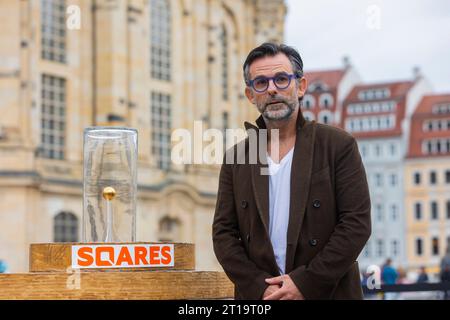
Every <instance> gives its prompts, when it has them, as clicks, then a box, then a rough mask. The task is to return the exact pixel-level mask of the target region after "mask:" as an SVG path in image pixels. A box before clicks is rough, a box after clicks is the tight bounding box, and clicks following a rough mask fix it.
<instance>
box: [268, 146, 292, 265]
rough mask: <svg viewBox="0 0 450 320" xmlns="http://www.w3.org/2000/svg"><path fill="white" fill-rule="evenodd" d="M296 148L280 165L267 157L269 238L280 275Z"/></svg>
mask: <svg viewBox="0 0 450 320" xmlns="http://www.w3.org/2000/svg"><path fill="white" fill-rule="evenodd" d="M293 154H294V148H292V149H291V150H290V151H289V152H288V153H287V154H286V155H285V156H284V157H283V159H281V161H280V163H275V162H273V160H272V159H271V158H270V156H269V155H267V163H268V165H269V174H270V175H269V217H270V218H269V236H270V241H271V242H272V247H273V250H274V253H275V259H276V262H277V265H278V268H279V270H280V274H284V273H285V266H286V244H287V230H288V224H289V203H290V196H291V165H292V156H293Z"/></svg>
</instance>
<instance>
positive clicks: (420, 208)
mask: <svg viewBox="0 0 450 320" xmlns="http://www.w3.org/2000/svg"><path fill="white" fill-rule="evenodd" d="M408 138H409V140H408V154H407V158H406V164H405V171H404V172H405V173H404V175H405V206H406V207H405V213H406V241H407V243H406V248H407V258H408V261H409V263H410V266H411V267H412V268H419V267H421V266H425V267H427V268H428V270H429V271H431V272H438V271H439V268H438V266H439V263H440V259H441V257H442V256H443V255H444V254H445V252H446V250H447V248H448V246H449V245H450V94H436V95H427V96H424V97H423V98H422V100H421V101H420V103H419V105H418V107H417V109H416V110H415V112H414V113H413V115H412V119H411V131H410V134H409V137H408Z"/></svg>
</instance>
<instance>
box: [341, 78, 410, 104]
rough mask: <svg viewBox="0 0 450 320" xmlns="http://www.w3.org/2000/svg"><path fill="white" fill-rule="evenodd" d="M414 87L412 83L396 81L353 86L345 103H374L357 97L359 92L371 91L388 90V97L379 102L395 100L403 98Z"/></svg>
mask: <svg viewBox="0 0 450 320" xmlns="http://www.w3.org/2000/svg"><path fill="white" fill-rule="evenodd" d="M413 85H414V81H397V82H385V83H374V84H363V85H357V86H355V87H354V88H353V89H352V91H350V93H349V95H348V96H347V98H346V101H347V102H357V101H375V100H361V99H360V98H359V97H358V94H359V92H360V91H365V90H373V89H384V88H386V89H389V91H390V96H389V98H386V99H381V100H391V99H395V98H400V97H404V96H405V95H406V94H407V93H408V91H409V89H411V87H412V86H413Z"/></svg>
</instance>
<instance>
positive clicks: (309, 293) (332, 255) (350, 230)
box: [290, 136, 371, 299]
mask: <svg viewBox="0 0 450 320" xmlns="http://www.w3.org/2000/svg"><path fill="white" fill-rule="evenodd" d="M335 181H336V182H335V199H336V210H337V212H336V213H337V215H338V217H337V224H336V226H335V228H334V231H333V233H332V234H331V236H330V238H329V240H328V242H327V244H326V245H325V246H324V247H323V249H322V250H321V251H320V252H319V253H318V254H317V255H316V256H315V257H314V258H313V259H312V260H311V261H310V263H309V264H308V265H303V266H300V267H298V268H296V269H294V270H293V271H292V272H291V273H290V276H291V278H292V280H293V281H294V283H295V284H296V286H297V287H298V288H299V290H300V292H302V294H303V295H304V296H305V298H306V299H324V298H325V299H327V298H331V296H332V293H333V290H334V288H335V287H336V285H337V284H338V282H339V280H340V279H341V278H342V277H343V276H344V275H345V273H346V272H347V271H348V270H349V268H350V267H351V266H352V264H353V263H354V261H355V260H356V259H357V257H358V255H359V253H360V252H361V250H362V249H363V248H364V245H365V244H366V242H367V240H368V239H369V236H370V233H371V218H370V195H369V188H368V185H367V178H366V174H365V170H364V166H363V163H362V161H361V157H360V154H359V151H358V146H357V144H356V140H355V139H354V138H353V137H351V136H347V137H346V139H345V140H344V143H343V146H342V147H340V148H339V149H338V150H337V151H336V157H335Z"/></svg>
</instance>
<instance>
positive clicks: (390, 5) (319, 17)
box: [285, 0, 450, 93]
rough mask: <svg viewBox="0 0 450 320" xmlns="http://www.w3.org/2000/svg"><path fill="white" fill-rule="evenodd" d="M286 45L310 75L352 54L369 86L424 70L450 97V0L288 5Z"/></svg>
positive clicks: (301, 0)
mask: <svg viewBox="0 0 450 320" xmlns="http://www.w3.org/2000/svg"><path fill="white" fill-rule="evenodd" d="M286 2H287V6H288V14H287V21H286V27H285V42H286V43H287V44H290V45H292V46H294V47H296V48H297V49H298V50H299V52H300V54H301V56H302V58H303V62H304V66H305V70H312V69H313V70H318V69H327V68H339V67H341V66H342V57H343V56H345V55H347V56H349V58H350V61H351V63H352V64H353V65H354V66H355V67H356V69H357V71H358V73H359V74H360V76H361V78H362V79H363V81H365V82H376V81H386V80H387V81H391V80H403V79H410V78H412V74H413V72H412V70H413V67H414V66H419V67H420V69H421V71H422V73H423V74H424V75H425V77H426V78H427V79H428V80H429V81H430V83H431V84H432V86H433V88H434V89H435V91H436V92H447V93H450V0H287V1H286Z"/></svg>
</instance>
